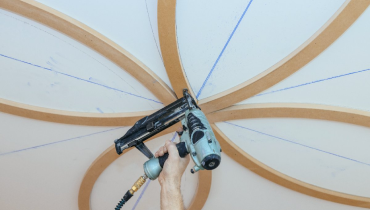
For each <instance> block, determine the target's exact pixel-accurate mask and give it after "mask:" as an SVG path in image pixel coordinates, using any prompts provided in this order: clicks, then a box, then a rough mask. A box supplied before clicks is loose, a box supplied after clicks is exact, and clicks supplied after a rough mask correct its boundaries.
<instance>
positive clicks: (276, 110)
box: [207, 103, 370, 127]
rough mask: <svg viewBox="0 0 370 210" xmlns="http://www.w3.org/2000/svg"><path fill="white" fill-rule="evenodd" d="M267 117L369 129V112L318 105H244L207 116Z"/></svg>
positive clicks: (215, 118)
mask: <svg viewBox="0 0 370 210" xmlns="http://www.w3.org/2000/svg"><path fill="white" fill-rule="evenodd" d="M267 117H289V118H307V119H319V120H330V121H337V122H344V123H350V124H355V125H360V126H366V127H370V112H367V111H361V110H356V109H350V108H344V107H337V106H328V105H320V104H299V103H270V104H268V103H265V104H244V105H237V106H232V107H229V108H226V109H223V110H220V111H217V112H213V113H210V114H208V115H207V118H208V120H209V121H210V122H221V121H226V120H238V119H248V118H267Z"/></svg>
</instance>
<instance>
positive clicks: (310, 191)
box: [212, 124, 370, 208]
mask: <svg viewBox="0 0 370 210" xmlns="http://www.w3.org/2000/svg"><path fill="white" fill-rule="evenodd" d="M212 128H213V131H214V132H215V135H216V138H217V139H218V141H219V142H220V145H221V147H222V151H223V152H225V154H227V155H228V156H230V157H231V158H232V159H233V160H235V161H236V162H238V163H239V164H241V165H242V166H244V167H246V168H248V169H249V170H251V171H253V172H254V173H256V174H258V175H260V176H262V177H263V178H265V179H268V180H270V181H272V182H274V183H276V184H279V185H281V186H284V187H286V188H289V189H291V190H294V191H297V192H300V193H303V194H306V195H309V196H313V197H316V198H320V199H324V200H328V201H332V202H336V203H341V204H347V205H351V206H358V207H363V208H370V198H366V197H360V196H355V195H349V194H345V193H340V192H336V191H332V190H328V189H324V188H321V187H317V186H314V185H311V184H308V183H305V182H302V181H299V180H297V179H294V178H292V177H289V176H287V175H285V174H283V173H280V172H278V171H276V170H274V169H272V168H270V167H268V166H266V165H265V164H263V163H261V162H259V161H258V160H257V159H255V158H253V157H252V156H251V155H249V154H248V153H246V152H245V151H243V150H242V149H240V148H239V147H238V146H237V145H236V144H234V143H233V142H232V141H231V140H230V139H228V138H227V137H226V135H225V134H223V133H222V132H221V130H220V129H219V128H218V127H217V126H216V125H214V124H213V125H212Z"/></svg>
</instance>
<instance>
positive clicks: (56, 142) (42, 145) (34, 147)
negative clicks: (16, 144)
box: [0, 127, 123, 156]
mask: <svg viewBox="0 0 370 210" xmlns="http://www.w3.org/2000/svg"><path fill="white" fill-rule="evenodd" d="M121 128H123V127H118V128H112V129H109V130H105V131H99V132H96V133H90V134H87V135H83V136H77V137H73V138H69V139H64V140H60V141H55V142H50V143H46V144H40V145H37V146H33V147H27V148H24V149H20V150H14V151H11V152H5V153H0V156H2V155H8V154H13V153H17V152H22V151H26V150H30V149H36V148H40V147H44V146H48V145H53V144H58V143H62V142H66V141H71V140H75V139H81V138H85V137H88V136H93V135H96V134H100V133H105V132H109V131H113V130H117V129H121Z"/></svg>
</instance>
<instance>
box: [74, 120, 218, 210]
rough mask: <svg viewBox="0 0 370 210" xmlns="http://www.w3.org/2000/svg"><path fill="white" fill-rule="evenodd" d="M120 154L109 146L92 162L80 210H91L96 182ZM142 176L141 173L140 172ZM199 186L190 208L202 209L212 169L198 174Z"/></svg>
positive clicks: (86, 176) (80, 201) (79, 205)
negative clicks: (91, 196)
mask: <svg viewBox="0 0 370 210" xmlns="http://www.w3.org/2000/svg"><path fill="white" fill-rule="evenodd" d="M178 126H179V125H174V126H172V127H171V128H169V129H167V130H165V131H163V132H162V133H160V134H158V135H157V136H154V137H152V138H150V139H149V140H152V139H154V138H157V137H159V136H162V135H165V134H168V133H171V132H174V131H175V130H176V129H177V127H178ZM129 150H131V148H130V149H127V150H125V151H124V152H123V154H121V156H123V155H124V154H125V153H126V152H128V151H129ZM119 157H120V156H119V155H117V153H116V149H115V148H114V145H112V146H111V147H109V148H108V149H107V150H105V151H104V152H103V153H102V154H101V155H99V157H98V158H96V159H95V161H94V162H93V163H92V164H91V166H90V167H89V169H88V170H87V171H86V173H85V176H84V178H83V180H82V182H81V185H80V191H79V193H78V207H79V210H90V209H91V208H90V194H91V192H92V190H93V187H94V184H95V182H96V180H97V179H98V178H99V176H100V175H101V174H102V173H103V171H104V170H105V169H106V168H107V167H108V166H109V165H110V164H111V163H113V162H114V161H115V160H116V159H117V158H119ZM143 164H144V163H143ZM138 176H140V174H138ZM198 177H199V178H198V187H197V190H196V192H195V195H194V197H193V200H192V202H191V204H190V206H189V208H188V210H198V209H202V208H203V206H204V204H205V202H206V200H207V198H208V194H209V191H210V189H211V183H212V172H211V171H200V173H199V176H198Z"/></svg>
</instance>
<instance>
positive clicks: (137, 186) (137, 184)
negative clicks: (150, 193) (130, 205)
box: [115, 174, 148, 210]
mask: <svg viewBox="0 0 370 210" xmlns="http://www.w3.org/2000/svg"><path fill="white" fill-rule="evenodd" d="M147 178H148V177H147V176H146V174H144V175H143V176H141V177H140V178H139V179H138V180H137V181H136V182H135V184H134V185H133V186H132V187H131V189H130V190H128V191H127V192H126V194H125V195H124V196H123V198H122V199H121V201H120V202H119V203H118V204H117V206H116V208H115V210H120V209H121V208H122V206H123V205H124V204H125V203H126V202H127V201H128V200H129V199H130V198H131V197H132V196H133V195H134V193H135V192H136V191H138V190H139V189H140V187H141V186H143V184H144V183H145V181H146V179H147Z"/></svg>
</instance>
